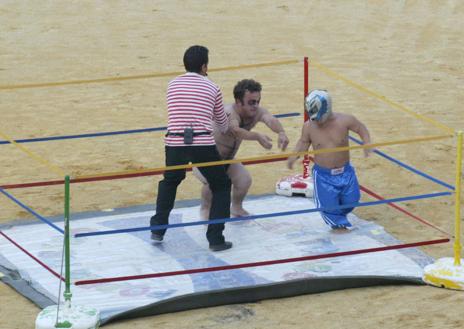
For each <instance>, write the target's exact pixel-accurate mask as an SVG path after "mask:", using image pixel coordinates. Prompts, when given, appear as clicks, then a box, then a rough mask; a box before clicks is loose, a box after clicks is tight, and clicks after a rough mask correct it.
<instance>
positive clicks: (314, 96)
mask: <svg viewBox="0 0 464 329" xmlns="http://www.w3.org/2000/svg"><path fill="white" fill-rule="evenodd" d="M305 107H306V111H307V112H308V116H309V119H310V120H311V121H317V122H319V123H323V122H324V121H326V120H327V118H328V117H329V116H330V114H331V113H332V99H331V98H330V95H329V94H328V93H327V91H325V90H313V91H311V92H310V93H309V95H308V96H307V97H306V100H305Z"/></svg>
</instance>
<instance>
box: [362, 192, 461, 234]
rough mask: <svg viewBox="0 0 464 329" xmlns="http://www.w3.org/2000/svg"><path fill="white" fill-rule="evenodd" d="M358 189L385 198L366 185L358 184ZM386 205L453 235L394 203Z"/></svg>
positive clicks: (378, 197)
mask: <svg viewBox="0 0 464 329" xmlns="http://www.w3.org/2000/svg"><path fill="white" fill-rule="evenodd" d="M360 189H361V190H362V191H364V192H366V193H367V194H369V195H371V196H373V197H374V198H376V199H378V200H385V198H383V197H381V196H380V195H378V194H377V193H375V192H374V191H371V190H369V189H368V188H367V187H365V186H362V185H360ZM387 205H389V206H390V207H393V208H395V209H396V210H399V211H401V212H402V213H404V214H406V215H408V216H409V217H411V218H413V219H415V220H417V221H419V222H421V223H423V224H425V225H427V226H430V227H432V228H434V229H436V230H437V231H439V232H441V233H443V234H445V235H446V236H448V237H453V235H452V234H450V233H448V232H446V231H444V230H442V229H441V228H439V227H438V226H435V225H433V224H432V223H430V222H429V221H427V220H425V219H422V218H420V217H419V216H416V215H414V214H413V213H411V212H409V211H407V210H406V209H404V208H401V207H400V206H397V205H396V204H394V203H387Z"/></svg>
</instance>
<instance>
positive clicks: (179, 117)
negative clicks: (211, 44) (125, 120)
mask: <svg viewBox="0 0 464 329" xmlns="http://www.w3.org/2000/svg"><path fill="white" fill-rule="evenodd" d="M184 66H185V70H186V71H187V72H186V73H185V74H183V75H180V76H178V77H176V78H175V79H173V80H172V81H171V82H169V85H168V90H167V96H166V98H167V106H168V130H167V133H166V137H165V140H164V142H165V153H166V166H176V165H185V164H188V163H190V162H191V163H200V162H210V161H220V160H221V157H220V156H219V153H218V151H217V149H216V143H215V141H214V137H213V134H212V131H213V122H215V123H216V124H217V127H218V128H219V130H220V131H221V132H223V133H225V132H226V131H227V130H228V128H229V123H228V118H227V115H226V113H225V112H224V104H223V101H222V93H221V90H220V89H219V87H218V86H217V85H216V84H215V83H213V82H211V81H210V80H209V79H208V78H207V71H208V49H207V48H206V47H203V46H191V47H190V48H188V49H187V50H186V51H185V54H184ZM198 169H199V170H200V172H201V174H202V175H203V176H204V177H205V178H206V180H207V181H208V184H209V186H210V188H211V191H212V194H213V199H212V205H211V210H210V213H209V219H216V218H229V217H230V189H231V182H230V179H229V177H228V176H227V174H226V171H225V167H224V165H219V166H209V167H199V168H198ZM185 172H186V169H178V170H167V171H166V172H165V173H164V178H163V180H161V181H160V182H159V184H158V196H157V200H156V214H155V215H154V216H153V217H151V220H150V225H151V226H155V225H166V224H168V223H169V214H170V212H171V210H172V208H173V207H174V202H175V199H176V192H177V186H179V184H180V183H181V182H182V180H183V179H184V178H185ZM223 230H224V224H223V223H221V224H210V225H208V230H207V232H206V238H207V239H208V242H209V248H210V250H212V251H221V250H226V249H229V248H232V242H229V241H225V239H224V235H223V234H222V232H223ZM165 233H166V229H161V230H152V233H151V239H152V240H153V241H155V242H161V241H163V238H164V234H165Z"/></svg>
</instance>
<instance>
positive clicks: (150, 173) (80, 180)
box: [0, 159, 286, 190]
mask: <svg viewBox="0 0 464 329" xmlns="http://www.w3.org/2000/svg"><path fill="white" fill-rule="evenodd" d="M284 160H286V159H264V160H250V161H244V162H243V164H244V165H253V164H259V163H268V162H276V161H284ZM186 170H187V171H192V169H191V168H187V169H186ZM162 173H164V170H153V171H146V172H141V173H132V174H130V173H129V174H118V175H110V176H101V177H89V178H77V179H71V183H72V184H76V183H87V182H96V181H105V180H113V179H125V178H133V177H142V176H156V175H161V174H162ZM62 184H64V180H53V181H42V182H32V183H22V184H7V185H2V186H0V188H2V189H4V190H11V189H17V188H27V187H39V186H50V185H62Z"/></svg>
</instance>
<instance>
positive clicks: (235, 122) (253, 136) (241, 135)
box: [229, 113, 272, 150]
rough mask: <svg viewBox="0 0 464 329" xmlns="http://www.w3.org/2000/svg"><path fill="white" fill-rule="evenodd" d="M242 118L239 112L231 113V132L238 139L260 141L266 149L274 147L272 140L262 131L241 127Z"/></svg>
mask: <svg viewBox="0 0 464 329" xmlns="http://www.w3.org/2000/svg"><path fill="white" fill-rule="evenodd" d="M239 120H240V118H239V117H238V115H237V114H235V113H233V114H231V115H230V123H229V124H230V132H231V133H232V134H233V135H234V137H235V138H237V139H242V140H250V141H258V142H259V144H261V146H262V147H264V148H265V149H268V150H269V149H270V148H272V143H271V142H272V140H271V139H270V138H269V137H268V136H266V135H264V134H261V133H258V132H254V131H248V130H246V129H243V128H240V121H239Z"/></svg>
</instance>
